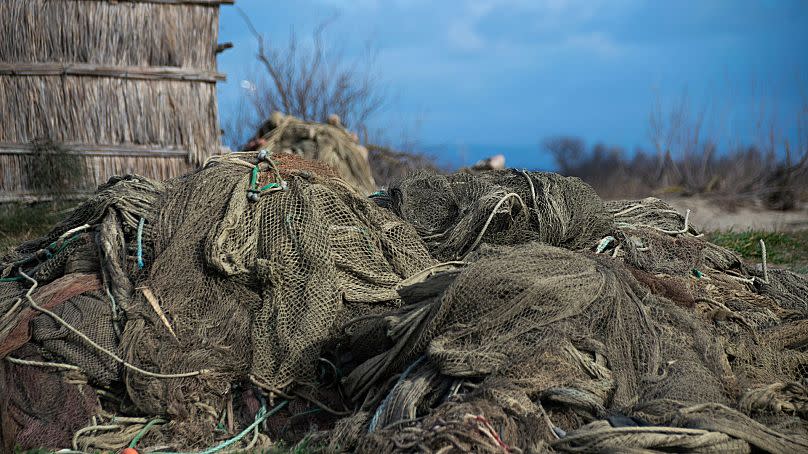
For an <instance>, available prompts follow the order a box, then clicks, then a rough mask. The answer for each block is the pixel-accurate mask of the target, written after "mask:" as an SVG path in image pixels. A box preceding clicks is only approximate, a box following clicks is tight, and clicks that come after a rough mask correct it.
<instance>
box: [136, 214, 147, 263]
mask: <svg viewBox="0 0 808 454" xmlns="http://www.w3.org/2000/svg"><path fill="white" fill-rule="evenodd" d="M145 223H146V219H145V218H140V222H138V224H137V268H138V269H139V270H142V269H143V267H144V266H145V265H144V263H143V224H145Z"/></svg>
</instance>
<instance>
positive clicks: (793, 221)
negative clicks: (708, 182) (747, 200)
mask: <svg viewBox="0 0 808 454" xmlns="http://www.w3.org/2000/svg"><path fill="white" fill-rule="evenodd" d="M662 198H663V199H664V200H665V201H667V202H668V203H670V204H671V205H673V207H674V208H675V209H677V210H678V211H680V212H681V213H682V214H683V215H684V213H685V211H686V210H688V209H690V211H691V213H690V222H691V223H692V224H693V225H694V226H695V227H696V228H698V229H699V230H701V231H704V232H708V231H715V230H721V231H727V230H734V231H746V230H766V231H794V230H806V229H808V206H802V207H801V208H800V209H799V210H794V211H771V210H766V209H764V208H755V207H743V208H738V209H735V210H729V209H726V208H724V207H722V206H721V205H720V204H719V203H716V202H714V201H711V200H707V199H704V198H700V197H677V196H673V197H662Z"/></svg>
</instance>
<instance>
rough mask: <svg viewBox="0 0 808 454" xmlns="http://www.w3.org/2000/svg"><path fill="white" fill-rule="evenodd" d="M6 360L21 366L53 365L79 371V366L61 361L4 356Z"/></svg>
mask: <svg viewBox="0 0 808 454" xmlns="http://www.w3.org/2000/svg"><path fill="white" fill-rule="evenodd" d="M6 361H8V362H10V363H14V364H20V365H23V366H37V367H55V368H57V369H67V370H76V371H79V372H81V368H80V367H78V366H74V365H72V364H62V363H46V362H43V361H31V360H27V359H20V358H12V357H11V356H7V357H6Z"/></svg>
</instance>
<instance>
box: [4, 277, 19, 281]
mask: <svg viewBox="0 0 808 454" xmlns="http://www.w3.org/2000/svg"><path fill="white" fill-rule="evenodd" d="M21 280H22V278H21V277H0V282H19V281H21Z"/></svg>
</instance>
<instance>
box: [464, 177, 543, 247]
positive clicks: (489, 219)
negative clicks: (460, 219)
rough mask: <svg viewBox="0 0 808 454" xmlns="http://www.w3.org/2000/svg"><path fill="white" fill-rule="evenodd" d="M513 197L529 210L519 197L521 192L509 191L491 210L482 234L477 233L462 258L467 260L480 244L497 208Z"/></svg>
mask: <svg viewBox="0 0 808 454" xmlns="http://www.w3.org/2000/svg"><path fill="white" fill-rule="evenodd" d="M511 197H516V198H517V199H518V200H519V203H521V204H522V207H524V208H525V210H527V205H525V202H524V200H522V198H521V197H519V194H517V193H515V192H509V193H508V194H505V195H504V196H502V198H501V199H500V200H499V202H497V204H496V205H495V206H494V209H493V210H491V214H490V215H488V220H487V221H485V225H484V226H483V229H482V230H481V231H480V234H479V235H477V239H476V240H474V243H473V244H472V245H471V247H470V248H469V249H468V251H466V253H465V254H463V257H461V258H460V259H461V260H465V258H466V257H467V256H468V255H469V254H471V252H472V251H473V250H474V248H476V247H477V245H478V244H480V241H481V240H482V239H483V235H485V231H486V230H488V226H489V225H490V224H491V221H492V220H493V219H494V215H495V214H497V210H499V207H501V206H502V204H503V203H505V201H506V200H508V199H510V198H511Z"/></svg>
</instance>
